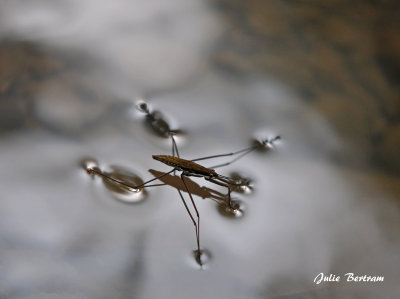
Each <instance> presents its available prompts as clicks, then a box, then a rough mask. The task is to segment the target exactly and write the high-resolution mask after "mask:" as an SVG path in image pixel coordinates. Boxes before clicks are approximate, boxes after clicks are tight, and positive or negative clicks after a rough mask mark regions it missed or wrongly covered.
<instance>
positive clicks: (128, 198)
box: [103, 166, 148, 203]
mask: <svg viewBox="0 0 400 299" xmlns="http://www.w3.org/2000/svg"><path fill="white" fill-rule="evenodd" d="M110 168H111V170H110V171H107V172H104V174H105V176H103V183H104V186H106V188H107V189H108V191H109V192H110V193H111V194H112V195H113V197H114V198H116V199H118V200H119V201H122V202H124V203H139V202H141V201H143V200H144V199H145V198H146V197H147V194H148V193H147V191H146V189H145V188H141V189H137V190H136V189H133V188H130V187H128V186H124V185H121V184H119V183H118V182H116V181H113V180H112V179H114V180H117V181H120V182H122V183H125V184H128V185H131V186H138V185H141V184H143V180H142V179H141V178H140V177H139V176H138V175H137V174H135V173H133V172H131V171H130V170H128V169H126V168H123V167H119V166H111V167H110ZM110 178H111V179H110Z"/></svg>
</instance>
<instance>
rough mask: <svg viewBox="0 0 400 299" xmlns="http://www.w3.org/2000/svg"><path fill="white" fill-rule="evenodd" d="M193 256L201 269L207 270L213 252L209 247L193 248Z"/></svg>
mask: <svg viewBox="0 0 400 299" xmlns="http://www.w3.org/2000/svg"><path fill="white" fill-rule="evenodd" d="M192 258H194V261H195V262H196V266H198V267H200V269H201V270H205V269H207V268H208V267H209V265H210V261H211V252H210V251H209V250H207V249H200V251H199V250H193V251H192Z"/></svg>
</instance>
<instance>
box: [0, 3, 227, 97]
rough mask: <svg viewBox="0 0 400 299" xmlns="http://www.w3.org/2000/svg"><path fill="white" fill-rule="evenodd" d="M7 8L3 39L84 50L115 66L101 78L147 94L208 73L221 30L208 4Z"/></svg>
mask: <svg viewBox="0 0 400 299" xmlns="http://www.w3.org/2000/svg"><path fill="white" fill-rule="evenodd" d="M0 7H1V12H0V16H1V20H0V24H1V28H0V32H1V33H2V34H3V35H5V36H9V37H10V36H12V37H19V38H22V39H24V40H31V41H35V42H36V41H39V42H40V43H43V44H47V45H52V46H56V47H60V48H62V49H66V50H68V49H69V50H78V51H83V52H85V53H87V54H89V55H90V57H91V58H93V59H95V60H96V59H97V61H98V62H99V63H100V64H103V66H104V67H105V68H106V69H107V72H106V73H104V69H102V68H101V69H97V74H96V75H98V76H104V78H103V79H104V80H112V81H114V80H115V76H117V78H118V80H120V81H124V80H125V81H124V82H113V83H116V84H127V85H128V86H132V85H133V86H134V87H135V88H136V89H139V90H141V91H147V89H149V88H150V89H151V88H157V89H161V88H169V87H171V86H174V85H177V84H182V82H185V81H186V80H188V78H190V77H191V76H196V75H197V73H199V72H203V71H204V68H205V67H207V65H206V64H207V61H206V60H205V58H206V56H207V54H208V53H209V51H210V50H211V47H212V45H213V44H212V42H213V41H214V40H215V39H216V37H217V36H218V35H219V34H220V33H221V24H220V22H219V21H218V19H217V18H216V17H215V15H214V14H213V13H212V11H211V10H210V9H209V7H208V6H207V3H206V2H205V1H195V0H187V1H184V0H173V1H157V0H149V1H131V0H116V1H102V0H100V1H98V0H88V1H76V0H65V1H59V0H56V1H37V0H34V1H14V0H10V1H8V0H5V1H2V2H1V3H0ZM154 82H156V83H154ZM121 88H122V87H121ZM126 88H129V87H126Z"/></svg>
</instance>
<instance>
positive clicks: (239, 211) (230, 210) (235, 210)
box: [218, 200, 246, 218]
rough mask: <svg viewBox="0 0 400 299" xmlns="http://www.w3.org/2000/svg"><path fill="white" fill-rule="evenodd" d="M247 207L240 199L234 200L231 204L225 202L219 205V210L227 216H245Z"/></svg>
mask: <svg viewBox="0 0 400 299" xmlns="http://www.w3.org/2000/svg"><path fill="white" fill-rule="evenodd" d="M245 209H246V207H245V205H244V204H243V202H242V201H240V200H232V201H231V205H230V206H229V205H228V204H227V203H225V202H223V203H220V204H219V205H218V212H219V213H220V214H221V215H222V216H224V217H227V218H241V217H243V216H244V211H245Z"/></svg>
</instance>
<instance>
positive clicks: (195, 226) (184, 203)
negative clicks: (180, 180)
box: [177, 189, 199, 247]
mask: <svg viewBox="0 0 400 299" xmlns="http://www.w3.org/2000/svg"><path fill="white" fill-rule="evenodd" d="M177 190H178V193H179V196H180V197H181V200H182V202H183V205H184V206H185V209H186V211H187V213H188V214H189V217H190V219H192V222H193V225H194V228H195V230H196V240H197V242H199V241H198V240H199V238H198V232H199V229H198V227H197V223H196V221H195V220H194V218H193V215H192V213H191V212H190V210H189V207H188V206H187V204H186V201H185V198H184V197H183V195H182V192H181V190H179V189H177ZM197 247H199V243H198V244H197Z"/></svg>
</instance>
